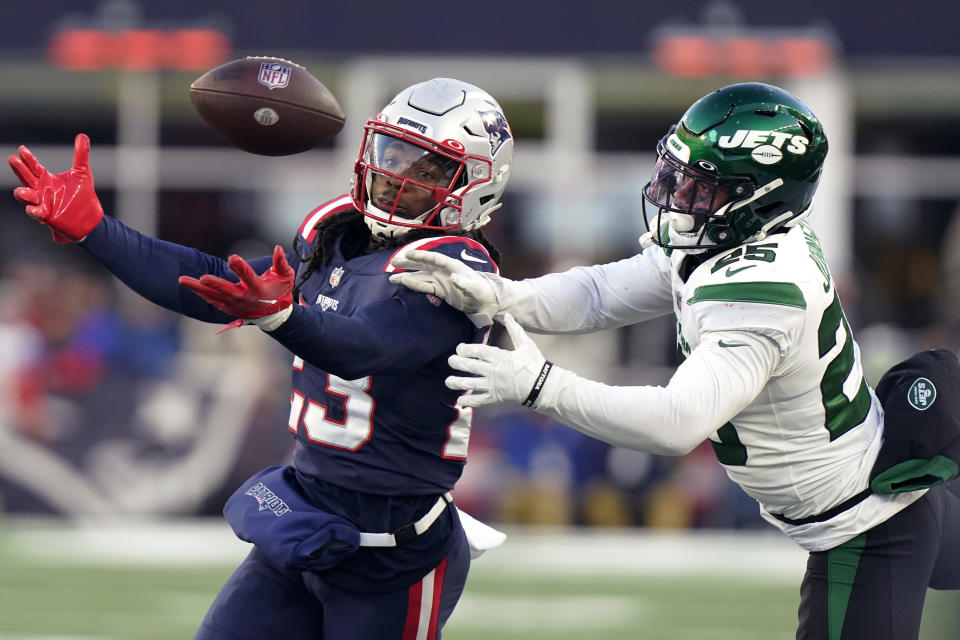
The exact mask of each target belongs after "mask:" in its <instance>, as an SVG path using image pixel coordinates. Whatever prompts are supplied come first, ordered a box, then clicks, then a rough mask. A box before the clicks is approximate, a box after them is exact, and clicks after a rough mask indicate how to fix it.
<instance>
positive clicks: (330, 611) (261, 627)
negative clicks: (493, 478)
mask: <svg viewBox="0 0 960 640" xmlns="http://www.w3.org/2000/svg"><path fill="white" fill-rule="evenodd" d="M457 532H458V540H457V541H456V542H455V543H454V545H453V548H452V549H451V550H450V554H449V555H448V556H447V557H446V558H445V559H444V560H443V562H441V563H440V564H439V565H438V566H437V567H436V568H434V570H433V571H431V572H430V573H429V574H427V575H426V576H424V578H423V579H422V580H420V581H419V582H417V583H416V584H414V585H413V586H411V587H409V588H408V589H403V590H400V591H394V592H390V593H380V594H369V593H358V592H356V591H348V590H345V589H340V588H338V587H335V586H333V585H330V584H328V583H326V582H324V581H323V579H322V578H321V577H320V576H318V575H317V574H313V573H301V572H298V571H289V570H287V569H283V568H280V567H278V566H277V565H275V564H273V563H272V562H270V560H268V559H267V558H266V557H265V556H264V555H263V554H262V553H260V552H259V551H257V549H256V547H254V548H253V549H252V550H251V552H250V554H249V555H248V556H247V558H246V559H245V560H244V561H243V563H242V564H241V565H240V566H239V567H238V568H237V569H236V571H234V572H233V575H231V576H230V578H229V579H228V580H227V583H226V584H225V585H224V586H223V589H221V590H220V593H219V594H218V595H217V597H216V599H215V600H214V602H213V604H212V605H211V607H210V610H209V611H208V612H207V615H206V617H205V618H204V620H203V623H202V624H201V626H200V629H199V630H198V631H197V635H196V636H195V637H194V640H268V639H269V640H274V639H276V638H283V639H284V640H348V639H349V640H438V639H439V638H440V629H441V628H442V627H443V625H444V623H445V622H446V621H447V618H449V617H450V614H451V613H452V612H453V608H454V607H455V606H456V604H457V600H459V599H460V594H461V593H462V592H463V588H464V585H465V583H466V581H467V572H468V570H469V568H470V550H469V548H468V546H467V540H466V536H465V535H464V533H463V529H461V528H459V527H458V528H457Z"/></svg>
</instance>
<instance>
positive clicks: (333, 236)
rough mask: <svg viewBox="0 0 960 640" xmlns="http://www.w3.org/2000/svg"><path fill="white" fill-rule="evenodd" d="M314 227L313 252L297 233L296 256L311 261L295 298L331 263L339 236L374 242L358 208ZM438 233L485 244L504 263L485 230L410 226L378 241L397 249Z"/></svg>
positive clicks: (346, 240)
mask: <svg viewBox="0 0 960 640" xmlns="http://www.w3.org/2000/svg"><path fill="white" fill-rule="evenodd" d="M314 230H315V231H316V232H317V242H316V244H315V245H314V247H313V252H312V253H311V254H310V255H304V254H301V252H300V247H301V246H302V239H301V235H300V233H299V232H298V233H297V235H295V236H294V237H293V253H294V255H296V256H297V258H299V259H300V261H301V262H306V263H307V268H306V269H304V270H303V275H301V276H300V279H299V280H297V283H296V285H295V286H294V287H293V297H294V299H296V298H297V296H298V294H299V293H300V287H301V286H303V283H304V282H306V281H307V280H308V279H309V278H310V276H311V275H313V272H314V271H316V270H317V269H318V268H320V267H321V266H326V265H328V264H330V256H331V254H332V249H333V243H334V242H336V240H337V238H340V237H341V236H342V237H343V243H344V244H345V245H347V244H354V243H356V244H358V245H360V244H366V243H368V242H370V239H371V235H372V234H371V233H370V228H369V227H368V226H367V225H366V223H365V222H364V221H363V213H362V212H360V211H357V210H356V209H349V210H347V211H341V212H340V213H335V214H333V215H332V216H329V217H327V218H323V219H321V220H320V222H318V223H317V225H316V226H315V227H314ZM437 235H447V236H463V237H465V238H470V239H471V240H473V241H475V242H479V243H480V244H481V245H483V248H484V249H486V250H487V253H489V254H490V257H491V258H492V259H493V261H494V262H495V263H496V264H497V266H498V267H499V266H500V257H501V256H500V250H499V249H497V247H496V246H494V244H493V243H492V242H491V241H490V239H489V238H487V236H486V235H484V233H483V230H482V229H473V230H471V231H463V230H459V231H456V232H449V231H448V232H446V233H444V232H437V231H435V230H430V229H410V231H408V232H407V233H404V234H402V235H400V236H394V237H392V238H386V239H383V240H380V239H378V240H377V242H378V246H379V247H380V248H381V249H394V248H397V247H402V246H403V245H405V244H408V243H410V242H414V241H415V240H420V239H421V238H430V237H434V236H437Z"/></svg>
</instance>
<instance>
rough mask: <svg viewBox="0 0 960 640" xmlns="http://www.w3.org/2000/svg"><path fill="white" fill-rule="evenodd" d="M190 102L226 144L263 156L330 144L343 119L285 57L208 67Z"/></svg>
mask: <svg viewBox="0 0 960 640" xmlns="http://www.w3.org/2000/svg"><path fill="white" fill-rule="evenodd" d="M190 101H191V102H193V106H194V107H195V108H196V110H197V113H199V114H200V117H202V118H203V120H204V121H205V122H206V123H207V124H208V125H210V127H212V128H213V130H214V131H216V132H217V133H219V134H220V135H221V136H222V137H223V138H225V139H226V140H227V141H228V142H230V143H231V144H233V145H235V146H237V147H239V148H240V149H243V150H244V151H249V152H250V153H256V154H259V155H264V156H288V155H292V154H294V153H301V152H303V151H307V150H308V149H312V148H313V147H316V146H317V145H319V144H323V143H324V142H328V141H329V140H331V139H333V137H334V136H336V135H337V134H338V133H339V132H340V130H341V129H342V128H343V122H344V119H345V116H344V113H343V109H341V108H340V104H339V103H338V102H337V99H336V97H334V95H333V94H332V93H330V91H329V90H328V89H327V88H326V87H325V86H323V83H321V82H320V81H319V80H317V79H316V78H315V77H314V76H313V75H312V74H311V73H310V72H309V71H307V70H306V69H305V68H304V67H301V66H300V65H298V64H296V63H294V62H290V61H289V60H284V59H283V58H272V57H247V58H240V59H239V60H232V61H230V62H227V63H224V64H222V65H220V66H219V67H216V68H214V69H211V70H210V71H207V72H206V73H204V74H203V75H202V76H200V77H199V78H197V79H196V80H194V81H193V83H192V84H191V85H190Z"/></svg>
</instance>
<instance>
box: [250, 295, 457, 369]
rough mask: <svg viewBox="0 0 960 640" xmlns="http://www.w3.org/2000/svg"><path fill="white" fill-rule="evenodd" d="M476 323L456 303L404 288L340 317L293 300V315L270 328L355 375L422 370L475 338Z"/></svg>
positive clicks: (303, 351)
mask: <svg viewBox="0 0 960 640" xmlns="http://www.w3.org/2000/svg"><path fill="white" fill-rule="evenodd" d="M473 333H474V327H473V324H472V323H471V322H470V321H469V320H468V319H467V317H466V316H465V315H464V314H463V313H461V312H460V311H457V310H456V309H454V308H453V307H449V306H447V305H442V306H440V307H434V306H432V305H430V303H428V302H427V301H426V297H425V296H421V295H406V293H401V294H399V295H395V296H393V297H391V298H387V299H384V300H379V301H377V302H374V303H372V304H369V305H366V306H365V307H362V308H360V309H358V310H357V311H356V313H354V314H353V315H350V316H342V315H339V314H336V313H328V312H325V311H322V310H321V309H320V308H319V307H315V306H310V307H305V306H302V305H299V304H295V305H293V313H292V314H291V315H290V318H289V319H288V320H287V321H286V322H284V323H283V324H282V325H280V327H279V328H277V329H276V330H274V331H271V332H269V334H268V335H270V336H272V337H273V338H274V339H276V340H277V341H278V342H280V343H281V344H282V345H283V346H285V347H286V348H287V349H289V350H290V351H291V352H293V353H294V354H296V355H298V356H300V357H301V358H303V359H304V360H305V361H306V362H308V363H310V364H312V365H314V366H316V367H318V368H320V369H323V370H324V371H328V372H330V373H333V374H334V375H337V376H340V377H341V378H344V379H346V380H353V379H355V378H359V377H361V376H365V375H371V374H374V373H397V372H402V371H410V370H419V369H420V368H421V367H422V366H424V365H425V364H427V363H428V362H431V361H432V360H435V359H436V358H438V357H441V356H444V355H449V354H450V353H453V351H454V349H456V346H457V344H459V343H461V342H472V341H473V340H474V337H473Z"/></svg>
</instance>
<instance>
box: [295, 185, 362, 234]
mask: <svg viewBox="0 0 960 640" xmlns="http://www.w3.org/2000/svg"><path fill="white" fill-rule="evenodd" d="M348 209H353V200H352V199H351V198H350V196H349V195H342V196H340V197H339V198H334V199H333V200H330V201H329V202H325V203H323V204H322V205H320V206H319V207H317V208H316V209H314V210H313V211H311V212H310V213H309V214H307V217H306V218H304V220H303V224H301V225H300V235H301V237H303V239H304V240H306V241H307V242H313V239H314V237H316V235H317V225H318V224H320V223H321V222H322V221H323V220H324V219H326V218H328V217H329V216H332V215H333V214H335V213H340V212H341V211H347V210H348Z"/></svg>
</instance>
